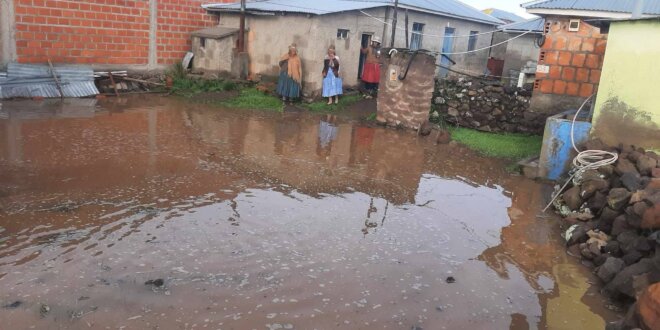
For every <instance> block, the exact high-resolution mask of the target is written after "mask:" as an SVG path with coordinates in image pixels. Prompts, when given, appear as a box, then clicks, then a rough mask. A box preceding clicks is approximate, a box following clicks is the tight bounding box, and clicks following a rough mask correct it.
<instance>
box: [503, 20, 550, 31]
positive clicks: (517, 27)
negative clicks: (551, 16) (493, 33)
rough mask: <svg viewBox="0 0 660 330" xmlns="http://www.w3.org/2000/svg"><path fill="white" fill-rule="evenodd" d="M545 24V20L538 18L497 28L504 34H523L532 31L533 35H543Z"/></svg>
mask: <svg viewBox="0 0 660 330" xmlns="http://www.w3.org/2000/svg"><path fill="white" fill-rule="evenodd" d="M543 24H545V19H543V18H541V17H537V18H532V19H529V20H526V21H522V22H517V23H511V24H505V25H500V26H498V27H497V28H498V29H500V30H503V31H504V32H521V33H522V32H527V31H530V30H531V31H534V32H532V33H543Z"/></svg>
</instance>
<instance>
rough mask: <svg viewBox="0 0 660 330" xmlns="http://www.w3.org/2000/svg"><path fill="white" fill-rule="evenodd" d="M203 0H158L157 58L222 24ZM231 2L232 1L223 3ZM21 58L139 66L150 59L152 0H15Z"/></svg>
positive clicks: (174, 54)
mask: <svg viewBox="0 0 660 330" xmlns="http://www.w3.org/2000/svg"><path fill="white" fill-rule="evenodd" d="M209 2H223V0H220V1H202V0H158V1H157V3H158V6H157V8H158V10H157V13H158V15H157V28H158V29H157V32H156V37H157V52H156V56H157V62H158V64H171V63H174V62H176V61H178V60H180V59H181V58H182V57H183V56H184V55H185V53H186V52H187V51H189V50H190V44H191V38H190V32H191V31H194V30H197V29H201V28H204V27H207V26H213V25H214V24H217V18H216V17H215V16H214V15H209V14H207V13H206V12H205V11H204V10H203V9H202V8H201V5H202V4H203V3H209ZM224 2H230V1H224ZM15 10H16V51H17V56H18V61H19V62H23V63H43V62H46V61H47V60H48V59H50V60H52V61H53V62H56V63H77V64H83V63H84V64H127V65H128V64H138V65H146V64H148V60H149V29H150V6H149V0H89V1H77V0H16V1H15Z"/></svg>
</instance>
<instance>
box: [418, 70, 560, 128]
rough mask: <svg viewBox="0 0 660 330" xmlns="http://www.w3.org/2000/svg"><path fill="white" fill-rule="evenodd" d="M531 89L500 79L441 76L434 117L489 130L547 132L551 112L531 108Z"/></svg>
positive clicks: (438, 83) (435, 96) (434, 100)
mask: <svg viewBox="0 0 660 330" xmlns="http://www.w3.org/2000/svg"><path fill="white" fill-rule="evenodd" d="M530 99H531V91H528V90H525V89H518V88H512V87H509V86H502V85H500V84H499V83H498V82H491V81H484V80H480V79H468V78H458V79H451V80H438V82H437V83H436V86H435V93H434V98H433V103H434V105H435V107H434V111H433V112H432V113H431V117H432V118H436V119H438V118H444V120H445V121H447V122H449V123H452V124H457V125H460V126H463V127H469V128H474V129H478V130H482V131H487V132H519V133H535V134H540V133H542V132H543V128H544V126H545V119H546V118H547V115H544V114H540V113H535V112H532V111H529V104H530Z"/></svg>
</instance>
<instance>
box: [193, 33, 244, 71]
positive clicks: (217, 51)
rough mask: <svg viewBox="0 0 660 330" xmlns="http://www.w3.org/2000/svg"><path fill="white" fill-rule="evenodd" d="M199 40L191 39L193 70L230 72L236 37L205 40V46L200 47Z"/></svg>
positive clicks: (196, 38) (198, 38)
mask: <svg viewBox="0 0 660 330" xmlns="http://www.w3.org/2000/svg"><path fill="white" fill-rule="evenodd" d="M200 39H201V38H200V37H193V41H192V49H193V53H194V54H195V57H194V58H193V68H194V69H200V70H202V71H210V72H231V71H232V63H233V61H234V51H233V49H234V45H236V39H237V36H236V35H232V36H227V37H224V38H221V39H211V38H205V39H206V41H205V46H204V47H201V40H200Z"/></svg>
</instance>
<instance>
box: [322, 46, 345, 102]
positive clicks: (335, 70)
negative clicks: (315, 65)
mask: <svg viewBox="0 0 660 330" xmlns="http://www.w3.org/2000/svg"><path fill="white" fill-rule="evenodd" d="M322 73H323V97H327V98H328V104H329V105H330V104H332V99H333V98H334V101H335V104H338V103H339V95H342V94H343V88H342V80H341V78H339V57H337V55H336V54H335V48H334V47H330V48H329V49H328V55H327V56H326V58H325V60H324V61H323V72H322Z"/></svg>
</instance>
